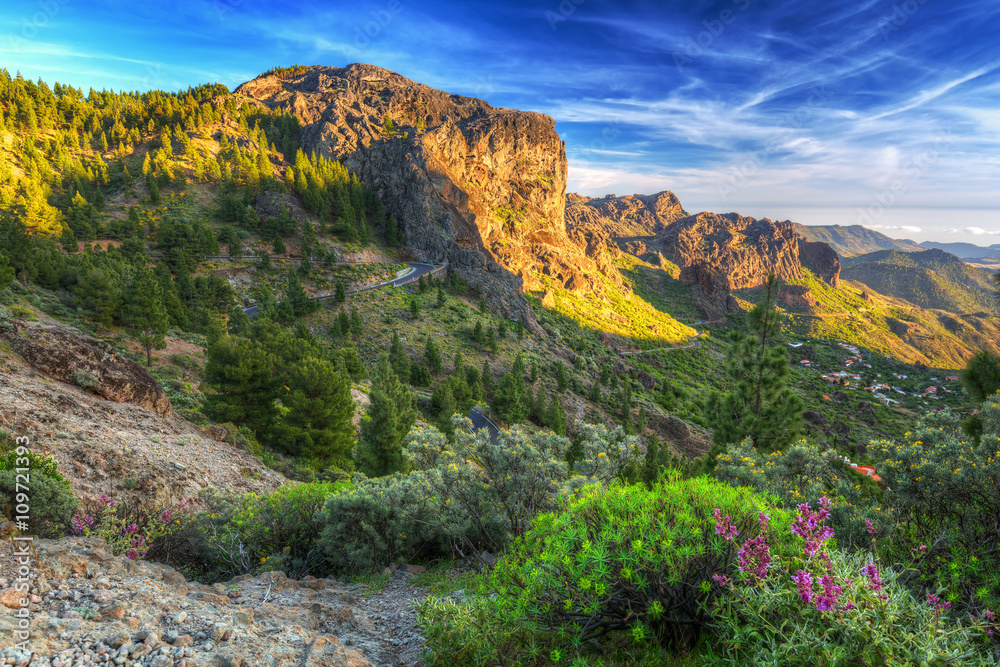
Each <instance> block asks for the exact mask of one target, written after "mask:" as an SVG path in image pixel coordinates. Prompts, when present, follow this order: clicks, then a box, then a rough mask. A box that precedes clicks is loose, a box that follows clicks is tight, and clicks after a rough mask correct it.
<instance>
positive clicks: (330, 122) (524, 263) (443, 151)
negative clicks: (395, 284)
mask: <svg viewBox="0 0 1000 667" xmlns="http://www.w3.org/2000/svg"><path fill="white" fill-rule="evenodd" d="M236 93H237V94H240V95H245V96H248V97H250V98H253V99H254V100H257V101H259V102H262V103H264V104H266V105H267V106H269V107H271V108H280V109H283V110H287V111H290V112H292V113H294V114H295V115H296V116H298V118H299V119H300V120H301V121H302V123H303V125H304V128H303V131H302V145H303V146H304V147H305V149H306V150H307V151H314V152H318V153H320V154H323V155H325V156H327V157H330V158H334V159H337V160H340V161H341V162H342V163H343V164H344V166H346V167H347V168H348V169H349V170H351V171H352V172H354V173H356V174H357V175H358V176H359V177H360V178H361V179H362V180H363V181H365V182H366V183H367V184H368V185H369V186H370V187H372V188H373V189H374V190H375V192H376V193H377V194H378V196H379V197H380V198H381V200H382V201H383V202H384V203H385V204H386V207H387V208H388V210H389V212H390V213H392V214H393V215H394V216H395V217H396V220H397V221H398V223H399V225H400V228H401V229H402V231H403V233H404V235H405V240H406V246H407V248H408V249H409V250H410V251H411V252H413V253H414V254H415V255H416V256H418V257H420V258H423V259H427V260H430V261H434V262H441V261H444V260H447V261H449V262H450V264H451V266H452V267H453V268H454V269H455V270H456V271H458V272H459V274H460V275H462V276H463V277H464V278H465V279H466V280H468V281H469V283H470V284H471V285H473V286H475V287H477V288H478V289H479V290H480V291H481V292H482V293H483V294H484V296H485V298H486V301H487V304H488V305H489V306H490V308H491V309H494V310H496V311H498V312H502V313H504V314H505V315H507V316H509V317H516V318H521V319H525V320H526V321H528V322H529V324H530V323H531V315H530V309H528V308H527V304H526V302H525V301H524V300H523V298H521V297H520V293H521V291H522V290H523V289H538V288H540V287H541V283H540V280H539V277H540V276H541V275H542V274H545V275H547V276H549V277H551V278H553V279H555V280H557V281H558V282H559V283H561V284H562V285H563V286H564V287H566V288H568V289H572V290H574V291H576V292H584V293H585V292H588V291H590V290H591V289H593V287H594V285H593V283H592V282H591V279H590V278H589V277H588V276H590V275H593V272H594V271H596V270H597V265H596V263H595V262H594V259H593V258H592V257H588V255H587V253H586V251H585V249H584V248H582V247H580V245H578V244H577V243H576V242H574V241H573V240H571V239H570V237H569V236H568V235H567V233H566V225H565V221H564V215H563V213H564V207H565V193H566V169H567V164H566V150H565V144H564V142H563V141H562V140H561V139H560V138H559V135H558V134H557V133H556V131H555V121H554V120H553V119H552V118H550V117H549V116H545V115H543V114H539V113H533V112H524V111H517V110H513V109H498V108H495V107H493V106H491V105H490V104H489V103H488V102H485V101H483V100H478V99H474V98H469V97H463V96H460V95H452V94H450V93H447V92H445V91H441V90H435V89H433V88H431V87H429V86H426V85H424V84H420V83H416V82H414V81H411V80H410V79H407V78H406V77H404V76H401V75H399V74H396V73H394V72H390V71H389V70H386V69H383V68H380V67H375V66H373V65H366V64H362V63H355V64H352V65H348V66H346V67H339V68H338V67H312V68H308V69H307V70H306V71H305V72H304V73H301V74H298V75H296V76H290V77H287V78H286V77H279V76H275V75H263V76H261V77H258V78H257V79H254V80H253V81H249V82H247V83H245V84H243V85H241V86H240V87H239V88H237V89H236Z"/></svg>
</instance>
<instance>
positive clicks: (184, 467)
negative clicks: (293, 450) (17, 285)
mask: <svg viewBox="0 0 1000 667" xmlns="http://www.w3.org/2000/svg"><path fill="white" fill-rule="evenodd" d="M11 347H12V348H13V347H14V346H13V344H12V345H11ZM0 428H3V429H4V430H7V431H13V432H16V433H18V434H19V435H26V436H28V438H29V439H30V442H31V448H32V450H33V451H35V452H37V453H39V454H43V455H44V454H51V455H53V456H54V457H55V459H56V461H57V462H58V464H59V471H60V472H61V473H62V474H63V475H65V476H66V477H67V478H68V479H69V480H70V483H71V485H72V486H71V488H72V490H73V493H74V494H75V495H76V496H77V497H78V498H80V499H81V500H94V499H96V498H97V497H98V496H100V495H101V494H107V495H109V496H114V497H116V498H119V499H125V500H127V501H129V502H140V503H142V504H148V505H152V506H166V505H176V504H179V503H182V502H184V501H186V500H189V499H191V498H197V496H198V493H199V492H200V491H201V490H203V489H206V488H208V487H211V488H214V489H217V490H218V491H220V492H223V493H250V492H253V493H268V492H271V491H273V490H274V489H276V488H278V487H280V486H282V485H284V484H287V483H289V482H288V480H287V479H285V478H284V477H283V476H282V475H280V474H278V473H276V472H275V471H273V470H271V469H269V468H267V467H266V466H265V465H264V464H263V463H261V461H260V459H258V458H256V457H255V456H253V455H251V454H250V453H249V452H246V451H243V450H242V449H237V448H236V447H233V446H231V445H228V444H225V443H222V442H217V441H216V440H215V439H214V436H213V434H210V433H206V432H204V431H202V429H200V428H198V427H197V426H195V425H194V424H192V423H190V422H188V421H185V420H184V419H182V418H181V417H180V416H179V415H177V414H171V415H169V416H167V417H161V416H160V415H158V414H156V413H155V412H153V411H152V410H150V409H147V408H144V407H140V406H138V405H132V404H131V403H114V402H111V401H107V400H104V399H103V398H102V397H100V396H95V395H94V394H93V393H91V392H89V391H85V390H84V389H82V388H80V387H79V386H75V385H73V384H69V383H64V382H62V381H53V380H50V379H49V378H48V377H46V376H43V375H41V374H40V373H38V372H36V371H35V370H34V369H33V368H31V367H28V366H26V365H25V364H24V363H23V362H22V361H21V360H20V359H18V358H17V357H13V356H10V355H8V354H5V353H4V352H3V351H2V350H0ZM126 480H128V481H129V484H125V482H126ZM195 504H196V505H197V504H200V501H199V500H195Z"/></svg>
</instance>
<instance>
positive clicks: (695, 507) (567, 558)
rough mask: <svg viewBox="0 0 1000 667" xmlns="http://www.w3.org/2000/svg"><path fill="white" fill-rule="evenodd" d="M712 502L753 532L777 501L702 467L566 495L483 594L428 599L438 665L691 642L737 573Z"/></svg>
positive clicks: (778, 523) (550, 658)
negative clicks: (686, 476) (694, 472)
mask: <svg viewBox="0 0 1000 667" xmlns="http://www.w3.org/2000/svg"><path fill="white" fill-rule="evenodd" d="M714 508H720V509H721V512H722V514H725V515H729V516H728V517H727V520H728V518H729V517H732V522H733V524H734V525H735V527H736V529H737V530H739V531H740V533H746V534H748V535H752V534H755V532H756V531H757V530H759V528H758V526H759V524H758V513H760V512H764V511H766V510H769V509H770V504H769V501H768V499H767V498H765V497H763V496H759V495H756V494H755V493H754V492H752V491H751V490H749V489H734V488H732V487H730V486H728V485H725V484H721V483H718V482H714V481H712V480H710V479H707V478H704V477H702V478H697V479H692V480H685V481H678V480H676V479H669V480H665V481H662V482H660V483H658V484H657V485H654V487H653V489H652V490H649V489H647V488H646V487H645V486H643V485H633V486H624V485H620V484H614V485H612V486H610V487H601V486H590V487H587V488H586V489H584V490H583V491H581V492H579V493H578V494H574V495H571V496H569V497H567V498H566V499H565V500H564V501H563V502H562V503H561V505H560V507H559V509H558V510H557V511H555V512H551V513H547V514H543V515H541V516H539V517H538V518H537V520H536V521H535V523H534V526H533V527H532V529H531V530H530V531H529V532H528V533H527V534H526V535H525V536H524V538H523V539H521V540H519V541H518V542H517V543H516V545H515V546H514V548H513V549H512V551H511V552H510V553H509V554H508V555H506V556H505V557H503V558H502V559H501V560H500V562H499V563H498V564H497V566H496V568H495V569H494V570H493V571H492V572H490V573H488V574H485V575H483V577H482V578H481V580H480V586H479V588H478V591H477V592H478V595H477V596H476V597H474V598H472V599H471V600H468V601H460V602H456V601H452V600H446V599H438V598H428V599H427V600H425V601H424V602H423V603H422V604H421V605H420V607H419V610H418V613H419V618H420V622H421V623H422V625H423V626H424V629H425V633H424V634H425V636H426V637H427V638H428V640H427V646H428V655H427V657H428V660H427V662H428V664H432V665H437V664H446V663H447V664H461V665H484V666H485V665H494V664H497V663H501V664H539V665H544V664H550V663H559V662H562V661H564V660H565V661H574V662H573V664H574V665H583V664H589V663H588V658H591V659H592V658H594V657H595V652H596V651H597V650H598V648H597V647H596V645H595V643H594V641H595V640H597V639H599V638H602V637H605V635H608V636H609V637H608V639H610V640H612V641H614V640H616V639H617V640H621V639H622V638H626V639H628V640H629V641H630V642H631V643H633V644H634V645H636V646H639V647H641V646H649V645H659V646H661V647H664V648H672V649H678V650H684V649H689V648H691V647H692V646H693V645H694V644H695V643H696V642H697V640H698V637H699V635H700V633H701V630H702V628H703V627H704V626H705V624H706V623H707V622H708V621H709V620H710V619H709V615H708V612H707V609H708V608H709V606H710V605H711V604H712V602H713V601H714V600H715V599H716V598H717V597H718V596H719V595H720V593H722V592H723V590H724V586H723V583H722V582H723V581H724V580H722V579H718V578H713V575H717V576H721V577H725V576H735V574H734V572H735V566H736V560H737V553H736V551H737V550H736V546H735V544H734V543H733V542H732V541H727V540H726V539H724V536H723V535H720V534H719V533H718V531H717V530H716V526H717V525H718V524H719V522H720V520H721V517H720V518H717V517H714V516H713V509H714ZM770 521H771V530H773V531H776V532H778V533H779V534H781V533H782V531H787V527H788V524H789V521H790V519H789V517H788V515H787V514H786V513H784V512H782V511H780V510H774V511H772V515H771V520H770ZM776 548H777V547H776Z"/></svg>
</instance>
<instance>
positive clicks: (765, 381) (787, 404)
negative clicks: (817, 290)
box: [707, 273, 802, 452]
mask: <svg viewBox="0 0 1000 667" xmlns="http://www.w3.org/2000/svg"><path fill="white" fill-rule="evenodd" d="M777 292H778V279H777V278H776V277H775V275H774V274H773V273H772V274H771V275H770V276H768V279H767V282H766V283H765V284H764V295H763V297H762V299H761V301H760V303H758V304H757V305H756V306H755V307H754V309H753V310H752V311H750V314H749V317H748V319H749V322H748V329H749V331H748V332H747V333H743V332H739V331H737V332H734V333H733V335H732V336H731V339H730V345H729V351H728V353H727V355H726V372H727V374H728V375H729V378H730V379H731V381H732V383H733V388H732V390H731V391H729V392H728V393H725V394H718V393H716V394H713V395H712V397H711V399H710V400H709V405H708V414H707V416H708V420H709V423H710V425H711V426H712V428H713V431H714V432H713V438H714V440H715V443H716V444H717V445H724V444H728V443H733V442H740V441H742V440H743V439H744V438H748V437H749V438H750V439H751V440H752V441H753V444H754V447H756V448H757V449H759V450H760V451H764V452H770V451H774V450H776V449H779V448H781V447H783V446H785V445H787V444H788V443H790V442H791V441H792V440H793V439H794V438H795V437H796V435H798V432H799V427H800V425H801V423H802V401H801V400H800V399H799V398H798V396H796V395H795V393H794V392H793V391H792V389H791V387H789V386H788V352H787V351H786V350H785V348H784V347H783V346H781V345H779V344H778V343H779V340H778V339H779V336H780V334H781V325H782V323H783V321H784V317H783V315H782V314H781V311H779V310H778V307H777V305H776V299H777Z"/></svg>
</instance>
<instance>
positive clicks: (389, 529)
mask: <svg viewBox="0 0 1000 667" xmlns="http://www.w3.org/2000/svg"><path fill="white" fill-rule="evenodd" d="M434 500H435V499H434V498H433V497H432V496H431V493H430V487H429V485H428V484H427V478H426V475H425V474H423V473H421V472H415V473H410V474H408V475H404V474H400V473H396V474H393V475H388V476H385V477H378V478H375V479H368V478H367V477H365V476H364V475H362V474H360V473H358V474H357V475H356V480H355V488H354V490H353V491H349V492H346V493H342V494H339V495H335V496H331V497H330V498H328V499H327V500H326V504H325V506H324V508H323V512H322V513H321V515H320V517H319V521H320V523H322V525H323V531H322V536H321V539H320V545H321V546H322V548H323V551H324V552H325V553H326V554H327V557H328V558H329V559H330V564H331V565H332V567H333V568H334V569H335V570H336V571H338V572H345V573H348V574H361V573H367V572H372V571H378V570H381V569H382V568H384V567H386V566H388V565H389V564H390V563H394V562H399V561H400V560H402V561H409V560H412V559H413V558H415V557H416V556H418V555H420V554H423V555H425V556H428V555H437V554H438V553H439V552H440V545H441V542H442V540H441V536H440V533H439V532H438V531H437V530H435V529H434V528H432V527H431V526H430V523H431V520H432V518H433V515H434V513H435V511H436V507H435V504H434V502H433V501H434Z"/></svg>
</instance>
